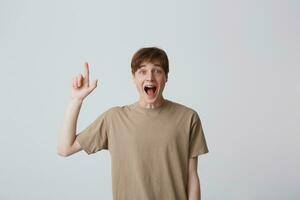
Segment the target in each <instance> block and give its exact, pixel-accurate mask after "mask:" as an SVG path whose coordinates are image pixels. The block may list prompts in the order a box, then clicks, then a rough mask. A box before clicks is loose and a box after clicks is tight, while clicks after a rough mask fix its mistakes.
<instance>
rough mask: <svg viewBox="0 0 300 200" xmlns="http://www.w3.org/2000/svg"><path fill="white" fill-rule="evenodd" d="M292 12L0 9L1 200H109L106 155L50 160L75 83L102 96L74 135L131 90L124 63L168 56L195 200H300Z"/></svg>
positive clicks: (116, 4) (79, 5) (232, 5)
mask: <svg viewBox="0 0 300 200" xmlns="http://www.w3.org/2000/svg"><path fill="white" fill-rule="evenodd" d="M299 17H300V3H299V1H296V0H294V1H292V0H286V1H281V0H273V1H271V0H251V1H250V0H249V1H244V0H242V1H234V0H229V1H214V0H210V1H204V0H202V1H196V0H195V1H171V0H169V1H159V0H154V1H138V0H135V1H132V0H128V1H121V0H119V1H116V0H112V1H74V0H72V1H71V0H69V1H58V0H52V1H38V0H35V1H34V0H24V1H21V0H19V1H13V0H10V1H9V0H0V66H1V68H0V74H1V78H0V81H1V84H0V89H1V100H0V101H1V104H0V113H1V114H0V120H1V137H0V144H1V151H0V158H1V164H0V188H1V189H0V199H1V200H21V199H22V200H24V199H25V200H27V199H28V200H40V199H44V200H52V199H53V200H65V199H74V200H82V199H105V200H109V199H112V194H111V192H112V191H111V169H110V167H111V165H110V155H109V152H108V151H100V152H98V153H96V154H93V155H91V156H88V155H87V154H86V153H85V152H84V151H81V152H79V153H77V154H75V155H72V156H71V157H67V158H64V157H60V156H58V155H57V153H56V146H57V137H58V133H59V130H60V126H61V123H62V121H63V117H64V113H65V110H66V106H67V104H68V102H69V100H70V86H71V79H72V77H73V76H75V75H77V74H79V73H82V72H83V63H84V62H85V61H88V62H89V63H90V66H91V79H95V78H97V79H99V83H100V84H99V86H98V88H97V89H96V90H95V91H94V92H93V93H92V94H91V95H90V96H89V97H88V98H87V99H86V100H85V102H84V104H83V106H82V109H81V112H80V116H79V119H78V126H77V128H78V131H80V130H82V129H83V128H85V127H86V126H88V125H89V124H90V123H91V122H92V121H93V120H94V119H95V118H96V117H97V116H98V115H99V114H101V113H102V112H103V111H105V110H106V109H108V108H110V107H112V106H116V105H125V104H130V103H133V102H135V101H136V100H137V98H138V93H137V91H136V88H135V86H134V84H133V82H132V79H131V73H130V61H131V57H132V55H133V53H134V52H135V51H136V50H138V49H139V48H141V47H145V46H157V47H161V48H163V49H165V50H166V52H167V54H168V56H169V60H170V74H169V81H168V83H167V85H166V88H165V97H166V98H168V99H170V100H173V101H176V102H179V103H182V104H185V105H187V106H190V107H192V108H194V109H195V110H196V111H197V112H198V113H199V116H200V118H201V121H202V124H203V129H204V132H205V136H206V139H207V143H208V148H209V150H210V152H209V153H208V154H205V155H202V156H200V157H199V164H198V173H199V177H200V182H201V191H202V199H203V200H220V199H223V200H266V199H267V200H282V199H288V200H297V199H300V192H299V185H300V175H299V169H300V160H299V157H300V156H299V152H300V147H299V144H300V135H299V134H300V128H299V121H300V106H299V102H300V79H299V75H300V68H299V64H300V48H299V47H300V38H299V35H300V24H299Z"/></svg>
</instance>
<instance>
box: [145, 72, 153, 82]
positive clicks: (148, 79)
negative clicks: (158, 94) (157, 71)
mask: <svg viewBox="0 0 300 200" xmlns="http://www.w3.org/2000/svg"><path fill="white" fill-rule="evenodd" d="M146 79H147V81H152V80H153V72H152V71H149V72H148V73H147V76H146Z"/></svg>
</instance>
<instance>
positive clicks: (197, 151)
mask: <svg viewBox="0 0 300 200" xmlns="http://www.w3.org/2000/svg"><path fill="white" fill-rule="evenodd" d="M208 152H209V151H208V148H207V144H206V139H205V136H204V132H203V129H202V125H201V120H200V118H199V116H198V114H197V113H195V114H194V115H193V117H192V123H191V129H190V141H189V158H193V157H197V156H199V155H201V154H205V153H208Z"/></svg>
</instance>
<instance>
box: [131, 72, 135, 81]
mask: <svg viewBox="0 0 300 200" xmlns="http://www.w3.org/2000/svg"><path fill="white" fill-rule="evenodd" d="M131 80H132V82H133V83H135V76H134V73H131Z"/></svg>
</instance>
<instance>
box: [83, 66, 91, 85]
mask: <svg viewBox="0 0 300 200" xmlns="http://www.w3.org/2000/svg"><path fill="white" fill-rule="evenodd" d="M84 80H85V81H86V82H87V83H89V80H90V65H89V63H88V62H85V63H84Z"/></svg>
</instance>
